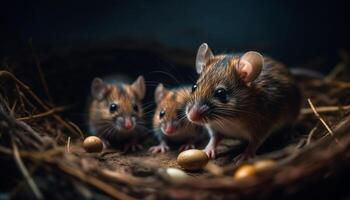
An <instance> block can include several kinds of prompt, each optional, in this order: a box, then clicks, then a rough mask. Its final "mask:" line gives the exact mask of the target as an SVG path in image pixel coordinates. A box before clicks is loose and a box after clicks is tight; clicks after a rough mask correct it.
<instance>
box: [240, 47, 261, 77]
mask: <svg viewBox="0 0 350 200" xmlns="http://www.w3.org/2000/svg"><path fill="white" fill-rule="evenodd" d="M263 65H264V58H263V56H262V55H261V54H260V53H258V52H255V51H249V52H247V53H245V54H243V56H242V57H241V58H240V60H239V62H238V65H237V71H238V73H239V75H240V77H241V78H242V79H243V80H244V81H245V82H246V83H250V82H252V81H254V80H255V79H256V78H257V77H258V76H259V74H260V73H261V70H262V67H263Z"/></svg>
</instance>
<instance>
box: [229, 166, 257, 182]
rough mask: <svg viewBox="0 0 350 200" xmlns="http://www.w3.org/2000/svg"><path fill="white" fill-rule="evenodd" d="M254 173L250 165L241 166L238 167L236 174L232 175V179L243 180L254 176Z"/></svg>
mask: <svg viewBox="0 0 350 200" xmlns="http://www.w3.org/2000/svg"><path fill="white" fill-rule="evenodd" d="M254 173H255V169H254V167H253V166H252V165H248V164H246V165H242V166H241V167H239V168H238V169H237V170H236V172H235V173H234V176H233V177H234V179H237V180H238V179H243V178H246V177H249V176H252V175H254Z"/></svg>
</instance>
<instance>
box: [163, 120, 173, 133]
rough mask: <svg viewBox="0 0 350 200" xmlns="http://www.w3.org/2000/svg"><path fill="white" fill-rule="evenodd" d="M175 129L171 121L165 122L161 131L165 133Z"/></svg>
mask: <svg viewBox="0 0 350 200" xmlns="http://www.w3.org/2000/svg"><path fill="white" fill-rule="evenodd" d="M175 130H176V126H175V124H174V123H172V122H167V123H166V124H165V125H164V128H163V132H164V133H165V134H167V135H171V134H173V133H174V132H175Z"/></svg>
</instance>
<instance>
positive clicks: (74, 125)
mask: <svg viewBox="0 0 350 200" xmlns="http://www.w3.org/2000/svg"><path fill="white" fill-rule="evenodd" d="M68 124H69V125H71V126H72V127H73V128H75V129H76V131H77V132H78V133H79V134H80V138H81V139H84V133H83V131H81V129H80V128H79V126H77V125H76V124H74V123H73V122H71V121H68Z"/></svg>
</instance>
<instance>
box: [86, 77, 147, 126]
mask: <svg viewBox="0 0 350 200" xmlns="http://www.w3.org/2000/svg"><path fill="white" fill-rule="evenodd" d="M145 92H146V87H145V81H144V78H143V77H142V76H139V77H138V78H137V79H136V81H135V82H133V83H132V84H122V83H121V84H118V85H115V84H108V83H106V82H104V81H103V80H102V79H100V78H95V79H94V80H93V81H92V85H91V95H92V98H93V102H92V108H91V109H93V110H94V112H93V115H94V116H93V117H94V119H95V120H96V122H97V125H100V127H102V128H104V129H106V131H108V130H109V131H111V130H117V131H120V132H131V131H132V130H134V129H135V127H136V126H137V125H138V122H139V120H141V118H142V115H143V111H142V104H141V101H142V99H143V98H144V96H145Z"/></svg>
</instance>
